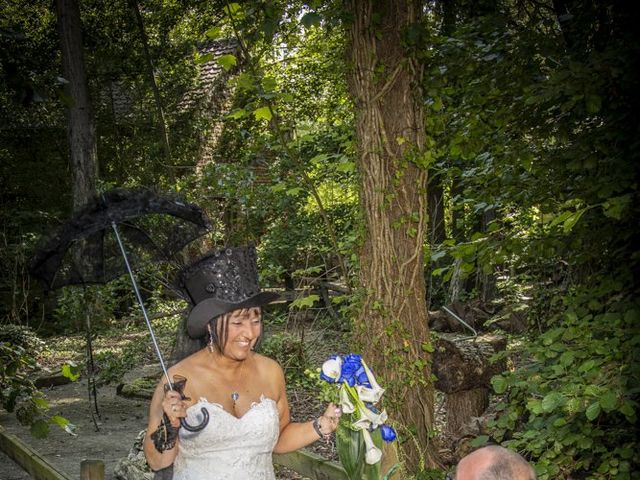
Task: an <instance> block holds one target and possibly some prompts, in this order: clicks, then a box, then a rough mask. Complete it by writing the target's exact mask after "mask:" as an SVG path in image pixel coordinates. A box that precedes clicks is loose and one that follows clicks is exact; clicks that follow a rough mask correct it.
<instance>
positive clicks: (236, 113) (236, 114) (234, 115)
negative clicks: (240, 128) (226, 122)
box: [227, 108, 247, 120]
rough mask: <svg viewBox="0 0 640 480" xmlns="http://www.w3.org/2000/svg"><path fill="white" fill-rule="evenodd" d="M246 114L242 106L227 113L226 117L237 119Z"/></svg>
mask: <svg viewBox="0 0 640 480" xmlns="http://www.w3.org/2000/svg"><path fill="white" fill-rule="evenodd" d="M246 116H247V111H246V110H245V109H244V108H236V109H235V110H234V111H232V112H229V113H228V114H227V117H229V118H233V119H234V120H238V119H239V118H243V117H246Z"/></svg>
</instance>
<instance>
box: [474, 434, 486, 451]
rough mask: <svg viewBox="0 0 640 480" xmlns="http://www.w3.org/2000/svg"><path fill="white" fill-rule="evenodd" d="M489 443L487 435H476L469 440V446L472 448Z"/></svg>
mask: <svg viewBox="0 0 640 480" xmlns="http://www.w3.org/2000/svg"><path fill="white" fill-rule="evenodd" d="M488 441H489V435H478V436H477V437H476V438H474V439H473V440H471V446H472V447H474V448H477V447H483V446H485V445H486V444H487V442H488Z"/></svg>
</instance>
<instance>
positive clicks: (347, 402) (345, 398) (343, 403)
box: [340, 388, 356, 413]
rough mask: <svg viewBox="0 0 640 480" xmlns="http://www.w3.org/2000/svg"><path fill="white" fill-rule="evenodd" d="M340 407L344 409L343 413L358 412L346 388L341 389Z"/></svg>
mask: <svg viewBox="0 0 640 480" xmlns="http://www.w3.org/2000/svg"><path fill="white" fill-rule="evenodd" d="M340 407H341V408H342V413H353V412H355V411H356V407H355V406H354V405H353V403H352V402H351V399H350V398H349V392H347V389H346V388H341V389H340Z"/></svg>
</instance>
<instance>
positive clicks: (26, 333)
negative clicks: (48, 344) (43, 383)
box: [0, 325, 58, 437]
mask: <svg viewBox="0 0 640 480" xmlns="http://www.w3.org/2000/svg"><path fill="white" fill-rule="evenodd" d="M44 349H45V344H44V342H43V341H42V340H40V339H39V338H38V336H37V335H36V334H35V333H34V332H33V331H32V330H31V329H29V328H28V327H24V326H21V325H1V326H0V402H1V403H2V407H3V408H4V409H5V410H7V411H8V412H10V413H11V412H14V411H15V414H16V417H17V419H18V421H19V422H20V423H21V424H22V425H28V426H30V427H31V433H32V434H33V435H34V436H36V437H44V436H46V434H47V433H48V431H49V426H48V423H47V419H46V413H47V411H48V404H47V402H46V400H45V398H44V396H43V395H42V393H41V392H40V391H38V389H37V388H36V386H35V385H34V383H33V376H32V375H31V373H32V372H33V371H35V370H37V369H38V363H37V361H36V357H37V356H38V355H39V354H41V353H42V352H43V351H44ZM52 418H55V419H54V420H53V421H54V422H55V421H56V420H57V419H58V417H52Z"/></svg>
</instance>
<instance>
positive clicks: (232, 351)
mask: <svg viewBox="0 0 640 480" xmlns="http://www.w3.org/2000/svg"><path fill="white" fill-rule="evenodd" d="M227 322H228V323H227V341H226V343H225V345H224V354H225V355H227V356H230V357H232V358H237V359H244V358H246V357H247V355H249V352H250V351H251V349H253V347H254V346H255V345H256V343H257V341H258V338H259V337H260V335H261V334H262V313H261V310H260V308H258V307H254V308H245V309H242V310H234V311H233V312H231V314H230V315H229V317H228V320H227Z"/></svg>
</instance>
